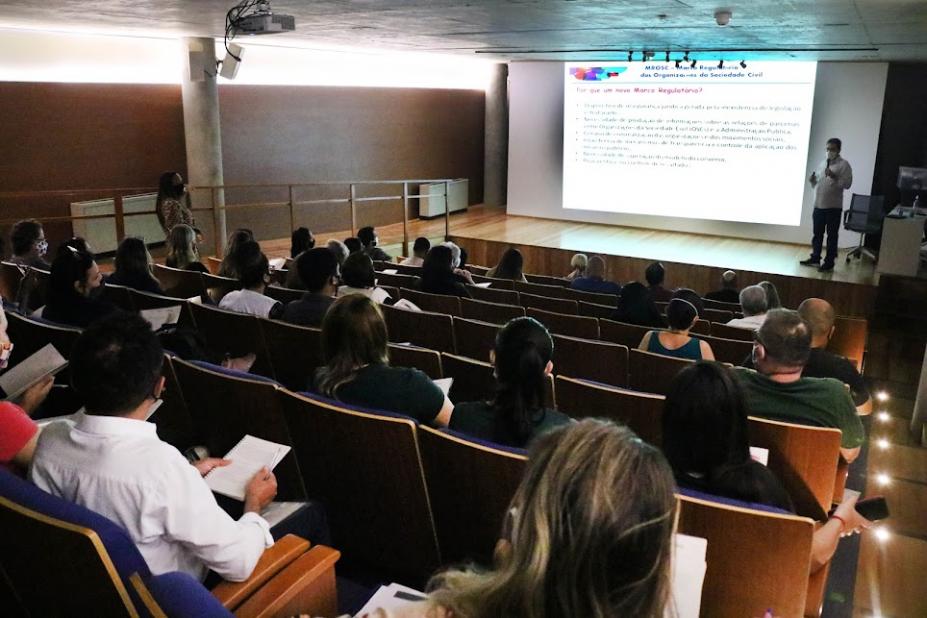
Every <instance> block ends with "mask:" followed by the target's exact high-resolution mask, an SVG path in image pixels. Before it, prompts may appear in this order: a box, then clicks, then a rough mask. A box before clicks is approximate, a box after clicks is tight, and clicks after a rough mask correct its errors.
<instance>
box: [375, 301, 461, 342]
mask: <svg viewBox="0 0 927 618" xmlns="http://www.w3.org/2000/svg"><path fill="white" fill-rule="evenodd" d="M380 308H381V309H382V310H383V317H384V318H386V329H387V330H388V331H389V340H390V341H392V342H393V343H412V344H414V345H417V346H419V347H422V348H428V349H429V350H437V351H439V352H453V351H454V323H453V319H452V318H451V316H449V315H444V314H442V313H431V312H428V311H407V310H405V309H397V308H396V307H390V306H388V305H380Z"/></svg>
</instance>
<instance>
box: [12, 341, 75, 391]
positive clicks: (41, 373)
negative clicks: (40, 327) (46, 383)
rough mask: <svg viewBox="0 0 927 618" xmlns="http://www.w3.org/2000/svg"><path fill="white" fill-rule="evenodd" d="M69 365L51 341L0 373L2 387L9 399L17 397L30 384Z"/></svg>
mask: <svg viewBox="0 0 927 618" xmlns="http://www.w3.org/2000/svg"><path fill="white" fill-rule="evenodd" d="M67 366H68V361H67V360H65V358H64V357H63V356H61V354H59V353H58V350H56V349H55V346H53V345H52V344H50V343H49V344H47V345H46V346H45V347H44V348H42V349H40V350H39V351H38V352H36V353H35V354H33V355H32V356H30V357H29V358H27V359H25V360H23V361H22V362H20V363H18V364H17V365H16V366H15V367H13V368H12V369H10V370H9V371H7V372H6V373H4V374H3V375H0V388H2V389H3V392H4V393H6V398H7V399H16V398H17V397H19V396H20V395H22V394H23V393H24V392H25V391H26V390H27V389H28V388H29V387H30V386H32V385H34V384H37V383H39V382H41V381H42V380H44V379H45V378H47V377H49V376H53V375H55V374H57V373H58V372H60V371H61V370H62V369H64V368H65V367H67Z"/></svg>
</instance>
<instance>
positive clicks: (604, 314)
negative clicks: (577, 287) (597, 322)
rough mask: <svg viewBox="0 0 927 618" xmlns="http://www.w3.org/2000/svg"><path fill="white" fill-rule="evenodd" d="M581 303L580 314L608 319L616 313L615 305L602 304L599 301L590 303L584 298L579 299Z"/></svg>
mask: <svg viewBox="0 0 927 618" xmlns="http://www.w3.org/2000/svg"><path fill="white" fill-rule="evenodd" d="M578 304H579V315H588V316H589V317H592V318H599V319H605V320H607V319H608V318H610V317H611V316H612V314H613V313H615V307H614V306H613V305H602V304H599V303H590V302H586V301H584V300H580V301H578Z"/></svg>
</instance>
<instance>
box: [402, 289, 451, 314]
mask: <svg viewBox="0 0 927 618" xmlns="http://www.w3.org/2000/svg"><path fill="white" fill-rule="evenodd" d="M399 295H400V296H402V298H404V299H406V300H408V301H409V302H411V303H413V304H414V305H416V306H417V307H418V308H419V309H421V310H422V311H431V312H432V313H443V314H445V315H460V299H459V298H457V297H456V296H446V295H444V294H427V293H425V292H419V291H418V290H412V289H409V288H401V289H400V290H399Z"/></svg>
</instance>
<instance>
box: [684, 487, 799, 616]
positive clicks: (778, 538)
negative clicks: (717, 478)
mask: <svg viewBox="0 0 927 618" xmlns="http://www.w3.org/2000/svg"><path fill="white" fill-rule="evenodd" d="M679 503H680V511H679V532H681V533H682V534H688V535H691V536H696V537H701V538H703V539H707V540H708V548H707V554H706V562H707V566H708V569H707V571H706V573H705V582H704V584H703V585H702V605H701V615H703V616H712V618H715V617H717V618H742V617H743V616H762V615H763V614H764V612H765V611H766V610H767V609H768V608H772V609H773V611H774V613H775V615H776V616H802V615H804V611H805V598H806V596H807V591H808V573H809V570H810V567H811V539H812V535H813V534H814V522H813V521H812V520H810V519H807V518H804V517H796V516H794V515H784V514H779V513H768V512H763V511H756V510H752V509H748V508H741V507H737V506H730V505H726V504H721V503H718V502H713V501H709V500H703V499H698V498H692V497H688V496H679Z"/></svg>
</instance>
